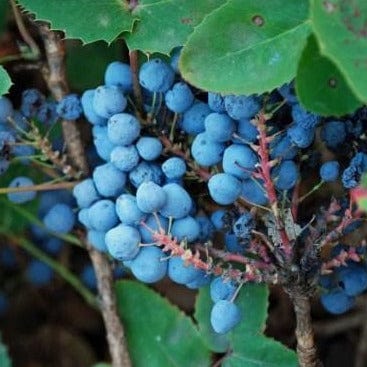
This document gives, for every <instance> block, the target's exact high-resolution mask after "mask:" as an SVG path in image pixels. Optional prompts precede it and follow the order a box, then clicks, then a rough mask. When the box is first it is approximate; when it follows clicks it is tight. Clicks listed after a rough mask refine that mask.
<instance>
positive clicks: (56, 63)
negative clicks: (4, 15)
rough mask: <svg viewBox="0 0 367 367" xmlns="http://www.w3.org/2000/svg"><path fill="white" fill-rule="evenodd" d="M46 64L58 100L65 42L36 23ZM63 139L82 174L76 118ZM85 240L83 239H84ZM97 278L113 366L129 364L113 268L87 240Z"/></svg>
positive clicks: (63, 88)
mask: <svg viewBox="0 0 367 367" xmlns="http://www.w3.org/2000/svg"><path fill="white" fill-rule="evenodd" d="M39 30H40V34H41V36H42V39H43V42H44V46H45V52H46V59H47V65H45V67H44V77H45V79H46V81H47V85H48V88H49V89H50V91H51V93H52V95H53V97H54V98H55V99H56V100H57V101H59V100H61V99H62V98H63V97H64V96H65V95H67V94H68V93H69V87H68V84H67V79H66V72H65V45H64V41H63V40H62V39H61V36H60V34H59V33H57V32H53V31H51V30H50V29H49V27H48V26H47V25H45V24H40V25H39ZM62 130H63V136H64V140H65V143H66V146H67V153H68V158H69V160H70V164H71V165H72V166H74V167H75V168H76V169H77V170H79V171H80V172H82V173H83V174H84V175H86V174H87V173H88V165H87V159H86V155H85V153H84V146H83V141H82V138H81V135H80V132H79V130H78V127H77V125H76V124H75V121H62ZM84 242H85V241H84ZM86 248H87V250H88V253H89V256H90V258H91V260H92V264H93V268H94V270H95V273H96V278H97V288H98V292H99V295H100V308H101V312H102V317H103V320H104V324H105V327H106V333H107V341H108V345H109V350H110V354H111V359H112V366H113V367H122V366H124V367H130V366H131V361H130V357H129V353H128V349H127V343H126V339H125V335H124V329H123V326H122V323H121V320H120V318H119V316H118V314H117V307H116V296H115V293H114V288H113V279H112V270H111V266H110V263H109V261H108V259H107V257H106V256H105V255H104V254H102V253H100V252H98V251H96V250H94V249H93V248H92V247H91V246H89V245H88V244H86Z"/></svg>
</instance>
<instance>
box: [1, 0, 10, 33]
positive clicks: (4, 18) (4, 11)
mask: <svg viewBox="0 0 367 367" xmlns="http://www.w3.org/2000/svg"><path fill="white" fill-rule="evenodd" d="M8 10H9V2H8V1H6V0H0V33H2V32H4V30H5V27H6V21H7V15H8Z"/></svg>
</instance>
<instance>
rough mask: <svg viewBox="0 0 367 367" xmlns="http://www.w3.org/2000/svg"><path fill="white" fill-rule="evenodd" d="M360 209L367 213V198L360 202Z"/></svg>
mask: <svg viewBox="0 0 367 367" xmlns="http://www.w3.org/2000/svg"><path fill="white" fill-rule="evenodd" d="M358 207H359V209H361V210H363V211H364V212H367V198H361V199H359V200H358Z"/></svg>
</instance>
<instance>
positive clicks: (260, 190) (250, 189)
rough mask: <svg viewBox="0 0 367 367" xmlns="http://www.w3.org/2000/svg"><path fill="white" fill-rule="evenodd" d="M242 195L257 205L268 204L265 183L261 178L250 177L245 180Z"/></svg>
mask: <svg viewBox="0 0 367 367" xmlns="http://www.w3.org/2000/svg"><path fill="white" fill-rule="evenodd" d="M241 195H242V196H243V198H244V199H245V200H246V201H248V202H249V203H253V204H257V205H266V204H267V203H268V197H267V195H266V192H265V189H264V183H263V182H262V181H261V180H256V179H252V178H250V179H248V180H245V181H243V184H242V192H241Z"/></svg>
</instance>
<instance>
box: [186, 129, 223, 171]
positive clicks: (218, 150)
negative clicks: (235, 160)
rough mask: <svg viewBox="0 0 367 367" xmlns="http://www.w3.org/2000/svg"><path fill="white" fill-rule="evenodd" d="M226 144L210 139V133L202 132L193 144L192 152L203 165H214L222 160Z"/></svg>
mask: <svg viewBox="0 0 367 367" xmlns="http://www.w3.org/2000/svg"><path fill="white" fill-rule="evenodd" d="M224 149H225V145H224V144H223V143H217V142H214V141H212V140H211V139H210V137H209V136H208V134H207V133H206V132H205V133H200V134H199V135H197V136H196V137H195V139H194V141H193V142H192V145H191V154H192V156H193V158H194V159H195V161H196V162H197V163H198V164H200V165H201V166H205V167H208V166H213V165H214V164H217V163H219V162H220V161H221V160H222V157H223V152H224Z"/></svg>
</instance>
